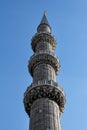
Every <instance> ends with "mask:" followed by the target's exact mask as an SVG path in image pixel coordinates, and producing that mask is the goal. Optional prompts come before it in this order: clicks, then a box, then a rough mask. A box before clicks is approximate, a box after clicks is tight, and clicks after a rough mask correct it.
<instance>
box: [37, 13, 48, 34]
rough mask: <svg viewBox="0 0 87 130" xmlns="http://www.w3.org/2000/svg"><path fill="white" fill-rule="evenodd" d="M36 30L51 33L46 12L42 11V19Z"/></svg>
mask: <svg viewBox="0 0 87 130" xmlns="http://www.w3.org/2000/svg"><path fill="white" fill-rule="evenodd" d="M37 31H38V32H47V33H51V27H50V25H49V22H48V20H47V17H46V12H44V14H43V17H42V20H41V22H40V24H39V26H38V28H37Z"/></svg>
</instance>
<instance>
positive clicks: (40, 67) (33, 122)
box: [24, 13, 65, 130]
mask: <svg viewBox="0 0 87 130" xmlns="http://www.w3.org/2000/svg"><path fill="white" fill-rule="evenodd" d="M31 45H32V49H33V51H34V55H33V56H31V58H30V61H29V65H28V69H29V72H30V74H31V75H32V77H33V83H32V84H31V85H30V86H29V87H28V88H27V90H26V92H25V94H24V106H25V110H26V112H27V114H28V115H29V116H30V127H29V128H30V130H61V125H60V114H61V113H62V112H63V110H64V105H65V94H64V92H63V90H62V88H61V87H60V86H59V85H58V84H57V82H56V75H57V74H58V71H59V68H60V64H59V60H58V58H57V57H56V56H55V54H54V50H55V47H56V41H55V38H54V37H53V36H52V34H51V27H50V25H49V23H48V20H47V18H46V14H45V13H44V15H43V18H42V20H41V23H40V25H39V26H38V28H37V33H36V34H35V36H34V37H33V38H32V42H31Z"/></svg>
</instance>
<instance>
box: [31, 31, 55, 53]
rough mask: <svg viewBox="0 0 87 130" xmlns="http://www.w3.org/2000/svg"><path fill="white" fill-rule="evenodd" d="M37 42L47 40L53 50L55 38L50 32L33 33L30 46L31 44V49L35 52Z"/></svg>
mask: <svg viewBox="0 0 87 130" xmlns="http://www.w3.org/2000/svg"><path fill="white" fill-rule="evenodd" d="M39 42H47V43H49V44H51V46H52V47H53V50H55V47H56V40H55V38H54V36H52V35H51V34H49V33H44V32H43V33H42V32H41V33H36V34H35V35H34V37H33V38H32V40H31V46H32V49H33V51H34V52H35V48H36V45H37V43H39Z"/></svg>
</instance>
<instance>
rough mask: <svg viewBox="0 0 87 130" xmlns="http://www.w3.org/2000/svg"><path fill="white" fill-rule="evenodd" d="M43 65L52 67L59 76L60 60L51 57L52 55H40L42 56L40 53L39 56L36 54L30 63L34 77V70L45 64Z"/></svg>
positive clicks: (30, 70)
mask: <svg viewBox="0 0 87 130" xmlns="http://www.w3.org/2000/svg"><path fill="white" fill-rule="evenodd" d="M43 63H44V64H49V65H51V66H52V67H53V68H54V70H55V72H56V74H58V71H59V68H60V63H59V60H58V59H57V58H56V57H55V56H53V55H50V53H40V54H39V53H38V54H34V55H33V56H32V57H31V59H30V61H29V65H28V68H29V72H30V73H31V75H32V76H33V70H34V68H35V67H36V66H37V65H38V64H43Z"/></svg>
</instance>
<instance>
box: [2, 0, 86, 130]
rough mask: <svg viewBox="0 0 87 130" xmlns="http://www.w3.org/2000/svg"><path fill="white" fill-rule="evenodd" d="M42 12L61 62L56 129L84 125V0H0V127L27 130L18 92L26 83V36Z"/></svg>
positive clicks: (29, 79)
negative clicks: (61, 100) (62, 100)
mask: <svg viewBox="0 0 87 130" xmlns="http://www.w3.org/2000/svg"><path fill="white" fill-rule="evenodd" d="M44 10H46V12H47V18H48V21H49V23H50V25H51V27H52V33H53V35H55V37H56V40H57V43H58V44H57V48H56V51H55V53H56V55H57V56H58V57H59V59H60V62H61V69H60V73H59V75H58V76H57V82H58V83H59V84H60V85H61V86H62V87H63V89H64V91H65V93H66V99H67V102H66V106H65V111H64V113H63V114H62V116H61V124H62V130H83V129H84V130H86V129H87V0H73V1H71V0H65V1H61V0H8V1H7V0H0V60H1V63H0V130H6V129H7V130H18V129H19V130H28V128H29V119H28V116H27V114H26V113H25V111H24V106H23V93H24V92H25V90H26V88H27V86H29V85H30V84H31V82H32V77H31V76H30V75H29V73H28V68H27V65H28V60H29V58H30V56H31V55H32V54H33V51H32V50H31V38H32V36H33V35H34V34H35V33H36V29H37V26H38V24H39V23H40V21H41V18H42V15H43V12H44Z"/></svg>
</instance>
